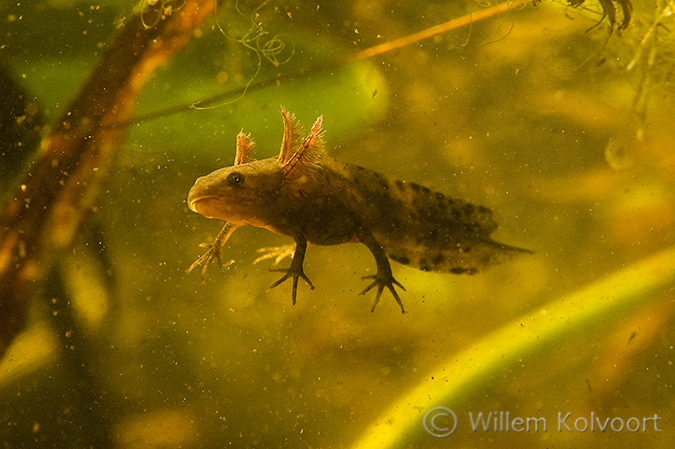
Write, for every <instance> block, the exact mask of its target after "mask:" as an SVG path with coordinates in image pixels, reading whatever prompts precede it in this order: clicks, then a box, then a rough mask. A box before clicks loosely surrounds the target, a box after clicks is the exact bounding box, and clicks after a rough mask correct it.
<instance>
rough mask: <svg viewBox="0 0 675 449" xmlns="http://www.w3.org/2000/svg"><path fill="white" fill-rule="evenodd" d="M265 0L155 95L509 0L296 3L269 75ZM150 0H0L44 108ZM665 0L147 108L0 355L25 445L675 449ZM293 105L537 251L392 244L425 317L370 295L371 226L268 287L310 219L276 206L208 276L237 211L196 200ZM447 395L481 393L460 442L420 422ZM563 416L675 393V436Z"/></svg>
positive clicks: (279, 14) (332, 148) (295, 64)
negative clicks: (480, 264)
mask: <svg viewBox="0 0 675 449" xmlns="http://www.w3.org/2000/svg"><path fill="white" fill-rule="evenodd" d="M188 1H189V0H188ZM259 5H260V3H256V2H240V3H239V5H238V6H239V8H238V9H239V11H237V8H235V5H234V4H233V3H232V2H229V3H228V2H225V4H224V5H223V6H222V7H221V8H220V9H219V15H218V23H219V24H220V26H221V27H222V30H223V31H224V33H225V34H226V35H227V36H229V38H228V37H227V36H225V35H223V34H222V33H221V30H220V29H219V27H218V25H217V23H216V21H215V20H211V21H210V22H208V23H207V25H205V26H203V27H202V28H201V29H200V30H199V32H198V33H195V37H194V38H193V40H192V42H191V43H190V45H189V46H188V48H186V50H185V51H183V52H182V53H180V54H177V55H176V56H175V57H174V58H173V59H171V60H170V61H169V62H168V63H167V64H166V65H165V66H164V67H162V68H161V69H160V70H159V71H158V72H157V73H156V74H155V76H154V77H153V79H152V80H151V81H150V82H149V83H148V84H147V86H146V88H145V90H144V94H143V96H142V98H141V100H140V101H139V104H138V107H137V112H138V115H139V116H140V115H142V114H146V113H152V112H155V111H159V110H163V109H165V108H169V107H172V106H176V105H183V104H191V103H193V102H195V101H199V100H203V99H207V98H210V97H212V96H215V95H218V94H220V93H222V92H224V91H227V90H236V89H239V88H241V87H243V86H244V85H246V84H247V83H248V82H249V81H250V80H252V81H251V82H252V85H254V84H255V83H256V82H259V81H264V80H267V79H271V78H274V77H276V76H278V75H284V74H287V73H292V72H295V71H297V70H301V69H311V68H312V67H317V66H320V65H323V64H325V63H327V62H330V61H333V60H336V59H339V58H342V57H344V56H347V55H350V54H353V53H356V52H358V51H360V50H363V49H366V48H369V47H371V46H374V45H378V44H381V43H384V42H387V41H391V40H393V39H396V38H399V37H403V36H406V35H409V34H412V33H414V32H417V31H420V30H422V29H425V28H428V27H430V26H433V25H436V24H438V23H442V22H445V21H448V20H451V19H453V18H456V17H459V16H462V15H464V14H467V13H469V12H471V11H479V10H481V9H482V8H485V7H487V6H489V5H488V3H487V2H482V3H477V2H472V1H471V2H468V3H465V2H446V1H440V0H437V1H420V2H409V1H384V0H382V1H372V2H365V1H361V0H356V1H347V2H343V1H326V2H324V1H316V2H304V1H279V2H274V1H271V2H269V3H267V4H265V5H263V6H262V8H260V9H259V10H258V13H259V14H260V15H259V16H258V17H257V18H256V19H255V22H256V23H260V24H261V26H262V28H263V29H264V31H265V32H266V33H268V34H266V35H264V36H262V37H261V39H260V40H259V41H258V42H259V43H261V44H262V43H264V42H266V41H267V40H268V39H270V38H272V37H275V36H278V38H279V39H281V40H283V42H284V43H285V45H286V51H287V52H288V53H287V55H288V56H289V57H290V59H289V61H288V62H287V63H286V64H282V65H279V66H278V67H276V66H274V65H273V64H271V63H270V62H269V61H268V60H267V59H265V58H264V57H263V58H262V59H261V64H260V70H259V72H258V73H257V75H256V71H257V65H258V61H259V59H258V56H259V54H258V53H256V52H255V51H253V50H251V49H250V48H247V47H245V46H243V45H242V44H241V43H239V42H237V41H236V40H235V39H233V38H237V37H239V38H241V37H242V36H244V35H245V33H246V32H247V31H248V30H249V28H250V27H251V25H252V22H251V20H250V16H251V14H253V13H254V9H255V8H256V7H257V6H259ZM133 6H134V5H132V4H130V3H129V2H126V1H125V2H121V1H120V2H107V3H102V4H98V5H93V6H92V4H90V3H82V2H72V1H68V0H63V1H51V2H44V1H39V2H22V3H20V4H17V3H16V2H6V3H4V4H2V5H0V21H1V25H0V29H1V30H2V33H0V58H2V61H3V64H5V65H6V66H7V67H9V68H10V70H11V71H12V73H14V75H15V78H16V80H17V82H18V83H19V85H20V86H22V88H23V89H24V90H25V92H26V93H27V94H28V95H29V97H31V98H32V101H33V102H34V104H35V105H36V106H37V107H38V108H39V110H40V112H41V113H42V114H44V117H45V120H46V121H47V122H49V121H53V120H55V119H56V118H57V117H58V116H59V115H60V114H61V113H63V111H64V108H65V107H66V105H67V104H68V102H69V99H70V98H72V97H73V95H74V94H75V93H76V92H77V89H78V87H79V86H80V85H81V84H82V83H83V81H84V80H85V79H86V77H87V75H88V73H89V72H90V71H91V69H92V67H93V65H94V64H95V63H96V61H97V58H98V57H99V56H100V53H101V49H102V48H104V47H105V45H106V43H107V42H109V41H110V39H111V36H112V35H113V33H114V30H115V27H116V26H117V25H118V24H119V23H120V21H121V20H129V17H130V16H131V11H132V8H133ZM665 7H666V3H665V2H663V1H650V0H645V1H644V2H639V3H638V2H635V4H634V17H633V21H632V23H631V26H630V27H629V28H628V29H627V30H625V31H622V32H621V33H614V34H613V35H612V36H611V37H609V30H608V23H607V22H606V21H605V22H602V23H600V25H598V26H596V27H594V25H595V24H596V23H597V22H598V21H600V19H601V18H602V14H601V13H600V12H599V11H600V7H599V6H598V4H596V3H593V2H587V4H586V5H585V7H582V8H578V9H572V8H570V7H567V6H566V5H565V4H564V3H561V2H552V1H544V2H542V3H540V4H538V5H537V6H536V7H534V6H532V5H529V4H528V5H526V6H522V7H519V8H517V9H515V10H513V11H510V12H508V13H503V14H500V15H497V16H495V17H493V18H491V19H488V20H486V21H484V22H481V23H475V24H473V25H472V26H470V27H465V28H462V29H459V30H456V31H453V32H450V33H447V34H443V35H438V36H435V37H433V38H430V39H428V40H425V41H422V42H418V43H413V44H410V45H406V46H404V47H402V48H400V49H396V50H393V51H390V52H387V53H384V54H382V55H379V56H376V57H373V58H370V59H367V60H365V61H360V62H356V63H350V64H346V65H342V66H339V67H333V68H331V69H328V70H325V71H318V72H314V73H311V74H309V75H306V76H302V77H299V78H296V79H294V80H293V81H282V82H280V83H279V85H276V84H273V85H272V86H270V87H267V88H264V89H258V90H254V91H251V92H249V93H247V94H245V95H244V96H243V97H241V98H238V97H237V96H235V97H233V98H226V99H223V100H221V101H219V102H217V104H216V107H213V108H207V109H201V110H194V109H192V110H188V111H184V112H181V113H167V114H164V115H163V116H161V117H158V118H153V119H151V120H147V121H146V120H141V121H139V122H138V123H135V124H134V125H132V127H131V128H130V132H129V134H128V138H127V139H126V141H125V142H124V143H123V145H122V147H121V148H120V149H119V153H118V157H117V159H116V162H115V166H114V168H113V170H111V175H110V177H109V180H108V182H107V184H106V185H105V188H104V189H103V192H102V195H101V198H100V201H99V205H98V207H97V209H96V211H95V212H94V213H93V214H92V215H91V219H90V220H89V222H88V223H87V226H86V228H85V229H84V230H83V231H82V232H81V234H80V236H79V237H78V240H77V242H76V245H75V247H74V248H73V250H72V251H70V252H68V253H67V254H64V255H63V256H62V257H61V258H60V259H59V260H58V263H57V266H56V267H55V268H54V270H53V271H52V273H51V274H50V276H49V278H48V279H47V280H46V282H45V283H44V285H43V286H42V288H41V290H40V293H39V294H38V295H36V297H35V298H34V303H33V305H32V308H31V316H30V324H29V326H28V327H27V328H26V330H25V332H23V333H22V334H20V335H19V336H18V337H17V339H16V340H15V343H14V346H12V347H11V348H10V350H9V352H8V353H7V355H6V357H5V359H4V360H2V361H1V362H0V442H2V444H3V446H2V447H8V448H19V447H21V448H23V447H40V448H43V447H68V448H71V447H72V448H79V447H82V448H85V447H90V446H91V447H115V448H135V447H138V448H155V447H157V448H163V447H184V448H201V447H207V448H210V447H214V448H216V447H217V448H222V447H293V448H297V447H325V448H327V447H334V448H341V447H354V446H358V447H397V448H407V447H422V448H427V447H505V448H506V447H594V448H595V447H598V448H602V447H612V448H616V447H664V448H665V447H672V445H673V442H674V441H675V421H674V420H675V415H674V414H673V412H672V410H673V409H674V408H675V400H674V399H675V397H674V395H673V382H674V381H675V373H674V372H673V359H674V358H675V355H674V354H673V351H674V350H673V341H674V340H675V338H674V337H675V331H674V330H673V328H672V326H671V318H672V317H673V314H674V312H675V302H674V301H675V293H674V291H673V288H674V287H675V282H674V279H675V255H673V249H672V248H673V244H674V242H675V232H674V231H675V188H674V187H675V186H674V182H673V181H674V178H675V156H673V147H674V146H675V145H674V137H675V127H673V116H674V113H675V107H674V102H673V100H674V95H673V94H674V92H673V89H674V84H673V68H674V67H675V64H674V63H675V55H674V51H673V50H674V49H675V47H674V45H675V42H674V41H673V39H672V37H673V36H672V35H671V34H670V31H671V30H672V28H673V26H675V24H673V23H672V19H670V18H669V16H665V17H664V18H663V22H662V23H661V24H659V25H658V26H655V27H653V26H652V25H653V24H654V21H655V19H656V18H657V16H658V15H659V14H660V13H661V11H662V10H663V8H665ZM619 17H621V14H620V13H619ZM125 18H126V19H125ZM650 30H651V31H650ZM250 44H251V45H255V44H256V42H253V41H252V42H250ZM284 58H285V57H284ZM633 60H635V64H632V65H631V64H630V63H631V61H633ZM628 68H630V70H628ZM279 105H284V106H286V107H287V108H288V109H290V110H291V111H293V112H295V113H296V114H297V115H298V117H299V118H300V119H301V121H302V122H303V123H304V124H305V128H306V129H308V128H309V126H310V125H311V122H312V121H313V120H314V119H315V118H316V116H318V115H319V114H323V115H324V126H325V128H326V136H325V137H326V141H327V146H326V150H327V152H328V154H330V155H331V156H333V157H336V158H339V159H341V160H344V161H346V162H350V163H355V164H358V165H362V166H365V167H367V168H369V169H372V170H375V171H378V172H381V173H383V174H385V175H387V176H391V177H395V178H400V179H405V180H409V181H415V182H418V183H420V184H423V185H426V186H428V187H430V188H432V189H434V190H437V191H440V192H443V193H446V194H449V195H451V196H454V197H459V198H463V199H467V200H471V201H473V202H476V203H478V204H482V205H485V206H487V207H489V208H491V209H492V210H493V211H494V213H495V218H496V220H497V222H498V223H499V225H500V228H499V230H498V231H497V232H496V234H495V238H496V239H498V240H500V241H503V242H506V243H509V244H513V245H517V246H522V247H527V248H530V249H532V250H533V251H535V254H534V255H533V256H523V257H521V258H518V259H516V260H514V261H512V262H510V263H508V264H505V265H503V266H499V267H496V268H494V269H492V270H490V271H489V272H486V273H483V274H480V275H477V276H453V275H447V274H436V273H423V272H420V271H416V270H414V269H412V268H408V267H404V266H401V265H399V264H394V274H395V276H396V278H397V279H398V280H399V281H400V282H401V283H402V284H403V285H404V286H405V287H406V289H407V291H406V292H401V298H402V300H403V302H404V304H405V305H406V308H407V310H408V313H406V314H405V315H401V313H400V309H399V308H398V306H397V305H396V303H395V302H394V301H393V300H392V298H391V297H390V295H389V294H387V293H385V294H384V297H383V299H382V301H381V302H380V304H379V305H378V307H377V309H376V311H375V312H374V313H371V312H370V305H371V302H372V300H373V294H372V292H371V293H370V294H368V295H366V296H365V297H364V296H359V295H358V293H359V292H360V291H361V290H362V289H363V288H364V287H365V286H366V285H367V281H362V280H361V276H363V275H366V274H372V273H373V271H374V269H375V264H374V261H373V259H372V256H371V255H370V253H369V252H368V251H367V249H366V248H365V247H363V246H360V245H352V244H348V245H342V246H337V247H315V246H310V248H309V251H308V255H307V258H306V261H305V271H306V273H307V275H308V276H309V277H310V278H311V279H312V281H313V283H314V285H315V286H316V289H315V290H313V291H311V290H310V289H309V288H308V287H307V286H305V285H303V284H302V283H301V284H300V286H299V293H298V304H297V305H296V306H292V305H291V303H290V286H289V285H286V284H283V285H282V286H280V287H278V288H276V289H274V290H272V291H270V292H269V293H267V292H266V289H267V287H268V286H269V285H270V284H271V283H272V282H273V281H275V280H276V279H277V276H278V274H276V273H269V271H268V266H269V265H268V264H267V263H261V264H258V265H251V262H252V261H253V260H254V259H255V258H256V257H257V256H258V254H257V253H256V249H257V248H260V247H267V246H275V245H279V244H285V243H290V240H289V239H288V238H285V237H281V236H276V235H273V234H271V233H269V232H267V231H264V230H258V229H253V228H247V229H241V230H238V231H237V232H236V233H235V234H234V236H233V237H232V239H231V240H230V242H229V243H228V245H226V247H225V249H224V252H223V258H224V260H229V259H234V261H235V263H234V264H233V265H232V266H231V267H230V268H229V269H227V270H225V271H224V272H222V273H221V272H220V271H219V270H218V269H217V267H215V266H214V267H211V269H210V270H209V272H208V274H207V276H206V278H205V279H204V280H202V279H201V278H200V276H199V273H197V272H196V271H195V272H192V273H190V274H186V273H185V269H186V268H187V267H189V266H190V264H191V263H192V262H193V261H194V259H196V258H197V257H198V256H199V255H200V254H201V251H203V249H201V248H199V244H200V243H203V242H206V241H210V240H211V239H213V238H214V237H215V235H216V234H217V232H218V230H219V229H220V226H221V224H220V223H219V222H216V221H209V220H207V219H205V218H203V217H201V216H199V215H196V214H194V213H192V212H190V211H189V210H188V208H187V206H186V204H185V198H186V196H187V192H188V190H189V188H190V187H191V185H192V184H193V182H194V180H195V179H196V177H198V176H200V175H203V174H206V173H208V172H210V171H212V170H214V169H216V168H219V167H221V166H224V165H229V164H231V162H232V158H233V154H234V136H235V135H236V133H237V132H238V131H239V130H240V129H242V128H244V130H245V131H246V132H251V133H252V135H253V137H254V138H255V139H256V141H257V143H258V156H259V157H271V156H274V155H275V154H276V153H277V151H278V149H279V145H280V143H281V131H282V126H281V119H280V116H279V113H278V108H279ZM2 157H3V159H0V163H2V164H9V161H8V159H7V158H6V157H5V155H4V154H3V155H2ZM5 171H11V170H9V169H8V168H7V167H3V172H5ZM1 185H2V186H3V189H6V190H7V191H10V190H11V189H13V188H14V186H13V184H12V183H11V181H9V180H8V179H7V178H6V179H3V180H2V183H1ZM3 197H4V195H3ZM402 212H403V211H402ZM285 263H288V262H287V261H286V262H285ZM435 406H446V407H449V408H451V409H453V410H454V411H455V412H456V413H457V414H458V417H459V425H458V429H457V431H456V432H455V433H454V434H453V435H451V436H449V437H447V438H435V437H433V436H431V435H429V434H427V433H426V432H425V430H424V428H423V426H422V416H423V415H424V414H425V413H426V412H427V411H428V410H430V409H431V408H432V407H435ZM480 411H482V412H484V413H489V412H491V411H505V412H506V411H508V412H510V414H511V416H522V417H528V416H543V417H546V418H547V419H548V421H549V429H548V432H546V433H543V432H538V433H535V432H529V433H527V432H524V433H515V432H494V431H490V432H482V431H479V432H472V431H471V428H470V426H469V420H468V413H469V412H472V413H474V414H476V413H478V412H480ZM558 412H562V413H563V414H565V413H567V412H572V415H573V416H574V417H577V416H590V413H591V412H594V413H595V415H599V416H602V417H622V418H623V419H628V418H630V417H638V418H642V417H649V416H653V415H654V414H658V415H659V416H660V417H661V420H660V421H659V427H660V429H661V430H662V432H655V431H654V430H653V429H652V428H651V427H650V428H649V429H648V430H647V431H646V432H642V431H640V432H637V433H630V432H626V431H623V432H621V433H615V432H610V431H606V432H604V433H602V432H597V431H596V432H594V433H590V432H588V431H587V432H585V433H568V432H562V433H559V432H557V427H556V417H557V414H558ZM568 423H571V421H568Z"/></svg>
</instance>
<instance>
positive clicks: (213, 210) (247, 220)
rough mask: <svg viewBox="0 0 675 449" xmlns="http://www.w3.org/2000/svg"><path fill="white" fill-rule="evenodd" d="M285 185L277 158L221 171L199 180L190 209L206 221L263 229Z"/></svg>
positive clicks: (190, 194)
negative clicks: (267, 216)
mask: <svg viewBox="0 0 675 449" xmlns="http://www.w3.org/2000/svg"><path fill="white" fill-rule="evenodd" d="M282 181H283V173H282V171H281V168H280V167H279V165H278V164H277V162H276V160H275V159H274V158H270V159H264V160H262V161H253V162H248V163H244V164H240V165H233V166H232V167H225V168H221V169H220V170H216V171H214V172H213V173H211V174H208V175H206V176H202V177H201V178H198V179H197V181H196V182H195V185H194V186H192V188H191V189H190V193H189V194H188V207H189V208H190V210H192V211H194V212H197V213H198V214H201V215H203V216H205V217H206V218H217V219H219V220H224V221H227V222H230V223H233V224H236V225H245V224H251V225H254V226H256V225H258V226H260V224H259V222H260V221H261V220H264V219H265V212H266V210H268V209H269V205H270V203H271V202H273V201H274V198H276V197H278V196H279V191H280V189H281V184H282Z"/></svg>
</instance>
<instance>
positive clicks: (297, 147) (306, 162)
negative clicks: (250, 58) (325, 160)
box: [188, 108, 323, 227]
mask: <svg viewBox="0 0 675 449" xmlns="http://www.w3.org/2000/svg"><path fill="white" fill-rule="evenodd" d="M281 115H282V117H283V119H284V137H283V140H282V143H281V151H280V153H279V156H278V157H273V158H268V159H263V160H260V161H256V160H253V156H252V155H253V148H254V144H253V140H252V139H251V137H250V136H249V135H247V134H244V133H239V134H238V135H237V150H236V153H235V157H234V165H233V166H231V167H225V168H221V169H220V170H216V171H214V172H213V173H211V174H209V175H206V176H202V177H201V178H199V179H197V181H196V182H195V185H194V186H192V188H191V189H190V193H189V194H188V207H189V208H190V210H192V211H194V212H197V213H198V214H201V215H203V216H205V217H207V218H217V219H220V220H224V221H227V222H230V223H232V224H235V225H238V226H241V225H246V224H250V225H253V226H259V227H266V226H267V225H269V219H270V214H271V213H274V205H275V204H277V203H278V200H279V199H280V198H281V197H284V196H289V197H290V196H296V195H297V194H298V186H297V184H302V183H306V181H307V178H308V176H307V175H308V174H309V173H310V172H311V171H312V170H313V169H315V168H316V164H317V161H318V160H319V158H320V152H321V151H322V149H323V142H322V139H321V134H322V130H321V123H322V118H321V117H319V118H318V119H317V121H316V122H315V123H314V126H312V130H311V131H310V133H309V135H308V136H307V137H306V138H305V139H304V140H303V139H302V138H301V134H300V133H301V131H300V126H299V125H298V123H297V122H296V121H295V117H294V116H293V115H292V114H290V113H288V112H287V111H286V110H285V109H283V108H282V109H281ZM300 181H302V182H300ZM281 199H284V198H281Z"/></svg>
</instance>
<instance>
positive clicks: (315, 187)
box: [188, 108, 529, 312]
mask: <svg viewBox="0 0 675 449" xmlns="http://www.w3.org/2000/svg"><path fill="white" fill-rule="evenodd" d="M281 114H282V117H283V120H284V138H283V141H282V145H281V152H280V154H279V156H278V157H276V158H268V159H262V160H253V158H252V152H253V141H252V140H251V138H250V136H248V135H246V134H243V133H240V134H239V135H238V136H237V150H236V154H235V163H234V165H233V166H231V167H225V168H221V169H220V170H216V171H214V172H213V173H211V174H209V175H207V176H204V177H201V178H199V179H197V181H196V183H195V185H194V186H193V187H192V189H190V193H189V195H188V206H189V207H190V209H191V210H193V211H195V212H197V213H199V214H201V215H203V216H205V217H207V218H216V219H221V220H224V221H225V222H226V224H225V226H224V227H223V230H222V231H221V232H220V234H219V235H218V237H217V238H216V240H215V241H214V242H213V244H211V245H210V248H209V251H208V252H207V253H206V254H204V255H203V256H202V257H200V258H199V259H198V260H197V261H196V262H195V263H194V264H193V266H192V267H190V270H191V269H193V268H194V267H195V266H197V265H199V264H201V263H204V270H206V268H207V267H208V265H209V264H210V263H211V262H212V261H213V259H214V258H217V257H218V255H219V253H220V251H221V249H222V247H223V245H224V244H225V242H226V240H227V238H229V236H230V235H231V234H232V232H233V231H234V230H235V229H236V228H238V227H240V226H244V225H252V226H256V227H261V228H265V229H268V230H270V231H273V232H276V233H278V234H283V235H287V236H290V237H292V238H293V239H294V240H295V243H296V248H295V252H294V254H293V259H292V261H291V266H290V268H288V269H285V270H281V271H285V272H286V274H285V275H284V276H283V277H282V278H281V279H279V280H278V281H277V282H276V283H274V284H273V285H272V286H271V287H270V288H273V287H276V286H277V285H279V284H280V283H282V282H284V281H286V280H287V279H292V280H293V290H292V298H293V304H295V300H296V295H297V283H298V279H299V278H303V279H304V280H305V281H306V282H307V283H308V284H309V285H310V287H312V288H313V286H312V283H311V282H310V281H309V279H308V278H307V276H306V275H305V273H304V270H303V261H304V256H305V251H306V248H307V244H308V243H312V244H316V245H337V244H340V243H346V242H360V243H363V244H364V245H365V246H366V247H368V249H369V250H370V251H371V253H372V254H373V256H374V257H375V262H376V264H377V274H375V275H374V276H368V277H369V278H372V279H373V282H372V283H371V284H370V285H369V286H368V287H367V288H366V289H365V290H364V291H363V292H362V294H363V293H366V292H367V291H369V290H370V289H372V288H374V287H377V288H378V289H377V294H376V299H375V302H374V304H373V307H372V310H374V309H375V306H376V305H377V303H378V301H379V299H380V296H381V294H382V291H383V289H384V288H385V287H386V288H387V289H388V290H389V291H391V293H392V295H393V296H394V298H395V299H396V301H397V303H398V304H399V306H400V307H401V311H403V312H404V311H405V310H404V308H403V304H402V302H401V300H400V298H399V296H398V293H397V292H396V290H395V288H394V286H398V287H400V288H403V287H402V286H401V284H399V283H398V282H397V281H396V280H395V279H394V277H393V275H392V271H391V266H390V264H389V259H388V258H391V259H393V260H396V261H398V262H400V263H403V264H405V265H409V266H412V267H415V268H418V269H420V270H424V271H438V272H447V273H456V274H460V273H467V274H474V273H477V272H479V271H481V270H483V269H485V268H487V267H489V266H491V265H494V264H496V263H500V262H504V261H506V260H508V259H509V258H510V257H512V256H513V255H515V254H517V253H523V252H529V251H528V250H525V249H521V248H516V247H513V246H509V245H505V244H502V243H499V242H496V241H494V240H492V239H491V238H490V234H491V233H492V232H493V231H494V230H495V229H496V227H497V225H496V223H495V222H494V221H493V219H492V212H491V211H490V210H489V209H487V208H485V207H483V206H476V205H473V204H471V203H468V202H465V201H461V200H457V199H453V198H450V197H448V196H446V195H443V194H442V193H437V192H433V191H431V190H430V189H428V188H426V187H423V186H420V185H419V184H415V183H411V182H405V181H400V180H393V179H390V178H387V177H385V176H383V175H381V174H379V173H376V172H373V171H370V170H367V169H365V168H362V167H359V166H356V165H352V164H347V163H344V162H340V161H338V160H336V159H333V158H331V157H329V156H327V155H325V154H324V153H323V139H322V134H323V131H322V118H321V117H319V118H318V119H317V121H316V122H315V123H314V125H313V126H312V129H311V131H310V132H309V135H308V136H307V137H306V138H305V139H304V140H303V139H302V138H301V131H300V127H299V125H298V123H297V122H296V120H295V117H294V116H293V115H292V114H290V113H288V112H287V111H286V110H284V109H283V108H282V109H281Z"/></svg>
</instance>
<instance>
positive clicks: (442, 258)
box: [431, 253, 445, 266]
mask: <svg viewBox="0 0 675 449" xmlns="http://www.w3.org/2000/svg"><path fill="white" fill-rule="evenodd" d="M444 261H445V256H444V255H443V253H438V254H436V255H435V256H434V258H433V259H431V263H433V264H434V265H435V266H439V265H440V264H442V263H443V262H444Z"/></svg>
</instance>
